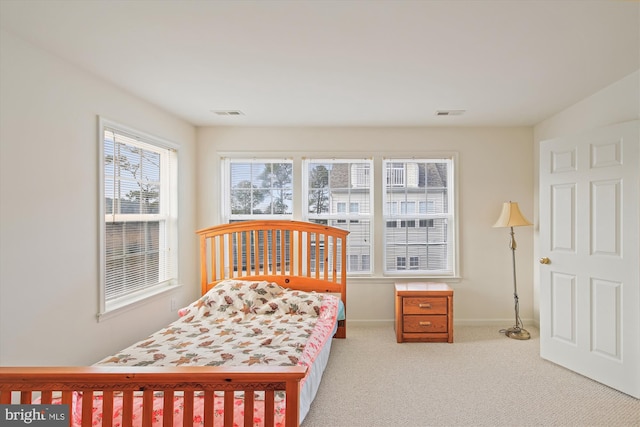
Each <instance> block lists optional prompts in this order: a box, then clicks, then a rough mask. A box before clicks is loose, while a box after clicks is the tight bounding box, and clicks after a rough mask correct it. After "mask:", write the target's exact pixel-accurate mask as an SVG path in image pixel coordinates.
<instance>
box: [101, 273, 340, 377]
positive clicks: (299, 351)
mask: <svg viewBox="0 0 640 427" xmlns="http://www.w3.org/2000/svg"><path fill="white" fill-rule="evenodd" d="M325 299H326V300H328V301H327V302H329V301H330V300H332V299H335V300H336V301H334V303H333V304H326V305H327V306H325V307H323V301H324V300H325ZM334 305H335V306H337V298H335V297H332V296H330V295H325V294H321V293H320V294H319V293H313V292H311V293H309V292H302V291H293V290H289V289H285V288H282V287H280V286H278V285H277V284H274V283H268V282H245V281H240V280H227V281H224V282H221V283H220V284H218V285H217V286H216V287H214V288H212V289H211V290H210V291H209V292H207V293H206V294H205V295H204V296H202V297H201V298H200V299H198V300H197V301H195V302H194V303H192V304H191V305H189V306H188V307H186V308H185V309H183V310H181V311H180V315H181V317H180V318H179V319H178V320H176V321H175V322H173V323H171V324H170V325H169V326H168V327H166V328H164V329H162V330H160V331H158V332H156V333H154V334H153V335H151V336H150V337H149V338H147V339H145V340H142V341H141V342H139V343H137V344H134V345H132V346H130V347H128V348H126V349H124V350H122V351H120V352H119V353H117V354H115V355H113V356H110V357H107V358H105V359H103V360H101V361H100V362H98V363H97V364H96V365H100V366H104V365H112V366H122V365H128V366H224V365H227V366H252V365H272V366H294V365H297V364H301V361H302V362H303V364H306V363H310V362H312V361H313V356H312V355H307V357H312V359H311V360H304V358H303V353H304V350H305V347H306V346H307V344H308V341H309V338H310V337H311V335H312V332H313V329H314V327H315V326H316V323H317V321H318V319H319V318H321V317H324V318H326V317H327V316H332V318H331V319H330V320H331V323H333V320H332V319H333V318H335V309H334V307H333V306H334ZM321 315H323V316H321ZM330 326H332V325H330ZM309 345H312V346H315V345H316V343H309Z"/></svg>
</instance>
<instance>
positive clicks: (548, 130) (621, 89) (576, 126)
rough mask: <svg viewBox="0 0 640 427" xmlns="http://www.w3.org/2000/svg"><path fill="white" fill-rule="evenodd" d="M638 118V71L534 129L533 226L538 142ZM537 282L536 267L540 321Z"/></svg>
mask: <svg viewBox="0 0 640 427" xmlns="http://www.w3.org/2000/svg"><path fill="white" fill-rule="evenodd" d="M639 118H640V70H638V71H636V72H634V73H632V74H630V75H628V76H626V77H624V78H622V79H620V80H619V81H617V82H614V83H612V84H611V85H609V86H607V87H606V88H604V89H602V90H600V91H598V92H596V93H594V94H593V95H591V96H589V97H587V98H585V99H584V100H582V101H580V102H577V103H576V104H574V105H572V106H570V107H568V108H566V109H565V110H563V111H561V112H559V113H558V114H556V115H554V116H552V117H550V118H548V119H546V120H544V121H543V122H541V123H539V124H537V125H536V126H535V127H534V130H533V135H534V158H535V166H534V173H535V179H534V182H535V192H534V205H535V208H534V212H536V216H535V220H536V221H535V223H536V224H537V223H538V214H537V212H538V209H539V200H538V191H539V186H538V179H539V176H538V170H539V167H538V165H539V163H540V157H539V153H540V142H541V141H545V140H548V139H553V138H559V137H563V136H569V135H576V134H581V133H584V132H588V131H589V130H592V129H596V128H598V127H602V126H607V125H612V124H616V123H623V122H627V121H630V120H636V119H639ZM638 167H640V165H639V166H638ZM538 242H539V234H538V230H537V229H536V230H535V231H534V254H535V259H536V260H537V259H538V258H539V257H542V256H544V255H543V254H542V252H543V251H541V248H540V247H539V244H538ZM539 289H540V280H539V276H538V268H537V267H536V268H535V269H534V298H535V299H534V316H535V318H536V321H537V322H538V323H539V321H540V309H539Z"/></svg>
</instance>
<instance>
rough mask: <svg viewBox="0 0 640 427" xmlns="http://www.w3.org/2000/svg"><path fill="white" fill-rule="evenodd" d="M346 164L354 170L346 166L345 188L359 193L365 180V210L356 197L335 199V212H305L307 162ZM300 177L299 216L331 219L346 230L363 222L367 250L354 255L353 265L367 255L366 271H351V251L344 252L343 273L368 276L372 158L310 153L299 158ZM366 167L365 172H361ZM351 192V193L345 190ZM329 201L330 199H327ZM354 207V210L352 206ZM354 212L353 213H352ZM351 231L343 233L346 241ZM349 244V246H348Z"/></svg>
mask: <svg viewBox="0 0 640 427" xmlns="http://www.w3.org/2000/svg"><path fill="white" fill-rule="evenodd" d="M312 163H313V164H323V163H324V164H331V163H334V164H349V165H350V166H351V167H353V168H354V169H353V170H352V169H351V168H349V170H348V171H347V176H348V177H349V178H348V182H350V183H351V186H349V187H348V188H349V190H354V191H355V192H362V191H363V190H365V189H367V187H366V186H365V185H363V178H365V179H368V180H369V186H368V195H367V197H366V198H365V200H366V199H367V198H368V200H367V201H368V203H369V213H361V209H360V208H361V204H362V203H363V202H362V201H359V200H350V199H349V200H345V201H336V212H335V213H331V212H329V213H326V214H312V213H310V212H308V209H307V207H308V205H309V187H310V186H309V180H308V177H309V165H310V164H312ZM301 170H302V176H301V181H302V182H301V185H302V196H301V198H300V199H301V206H302V208H301V210H302V212H301V217H302V220H303V221H313V222H319V221H326V222H327V223H330V222H331V221H335V224H333V225H334V226H336V227H340V228H344V229H346V230H349V229H350V227H352V226H356V227H360V226H363V225H364V224H368V232H367V235H368V241H369V244H368V251H366V252H365V253H359V254H355V255H358V256H359V261H358V262H357V264H358V265H359V266H363V265H365V263H363V262H361V261H362V257H363V256H368V260H369V262H368V264H367V265H368V270H366V271H365V270H362V269H360V270H356V271H351V266H352V262H351V260H352V255H354V254H351V253H348V254H347V273H348V274H349V275H350V276H352V277H353V276H371V275H373V274H374V270H373V268H375V266H374V265H372V263H371V260H372V259H373V258H374V244H373V243H371V242H372V240H373V236H374V233H375V222H374V216H375V215H374V211H375V196H374V194H375V180H374V179H373V177H374V173H375V165H374V162H373V159H371V158H352V157H335V158H331V159H328V158H326V157H322V156H310V157H303V158H302V165H301ZM365 170H367V172H365ZM349 194H351V193H349ZM329 203H331V201H330V202H329ZM338 206H344V210H341V209H339V208H338ZM354 208H356V209H354ZM354 211H355V212H354ZM354 236H355V235H354V234H353V233H352V234H349V235H348V236H347V240H350V239H353V238H354ZM348 246H350V245H348Z"/></svg>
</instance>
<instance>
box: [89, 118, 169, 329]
mask: <svg viewBox="0 0 640 427" xmlns="http://www.w3.org/2000/svg"><path fill="white" fill-rule="evenodd" d="M107 130H112V131H114V132H116V133H119V134H121V135H123V136H124V135H126V136H127V137H129V138H133V139H134V140H135V141H137V142H134V141H132V142H131V143H130V144H129V143H127V144H128V145H131V146H135V147H137V148H139V149H144V150H148V151H153V152H155V153H158V154H159V155H160V158H161V164H162V165H163V166H162V167H161V168H160V176H159V182H160V190H159V191H160V204H159V212H158V213H140V214H131V213H118V214H113V213H112V214H108V213H106V202H105V198H106V194H105V193H106V192H105V185H106V184H105V182H106V177H105V132H106V131H107ZM179 148H180V146H179V145H178V144H175V143H173V142H171V141H168V140H166V139H163V138H160V137H157V136H154V135H151V134H148V133H145V132H142V131H139V130H137V129H134V128H131V127H129V126H126V125H123V124H121V123H118V122H115V121H112V120H109V119H106V118H104V117H101V116H99V117H98V200H99V203H98V205H99V208H98V216H99V222H98V223H99V224H100V226H99V227H98V228H99V238H98V240H99V264H100V266H99V267H100V268H99V279H98V283H99V305H98V313H97V316H96V317H97V319H98V321H102V320H106V319H108V318H110V317H112V316H114V315H116V314H118V313H119V312H121V311H123V310H126V309H130V308H133V307H135V306H136V305H138V304H141V303H144V302H146V301H148V300H149V299H151V298H153V297H155V296H157V295H160V294H163V293H165V292H168V291H170V290H172V289H175V288H177V287H178V286H179V279H178V278H179V268H178V267H179V266H178V253H179V251H178V228H177V226H178V203H177V201H178V159H179ZM170 153H173V154H170ZM110 218H111V220H112V222H125V223H126V222H145V223H151V222H159V223H162V222H165V223H166V224H165V225H164V228H165V230H164V231H161V230H159V231H158V233H159V236H158V244H163V246H164V249H159V250H164V251H165V252H166V255H164V257H163V256H161V255H160V257H161V258H165V257H166V259H163V260H160V259H159V261H158V264H159V268H158V270H159V271H160V270H162V269H163V268H161V267H160V266H164V268H166V269H167V270H166V271H167V272H168V273H170V277H167V278H165V279H164V280H161V281H159V282H158V283H156V284H153V285H147V286H143V287H141V289H139V290H136V291H133V292H130V293H127V294H125V295H121V296H118V297H116V298H113V299H111V300H109V299H108V298H107V272H106V270H107V248H106V242H107V240H106V239H107V236H106V230H105V229H106V225H107V223H108V221H109V219H110ZM167 263H170V264H171V265H167Z"/></svg>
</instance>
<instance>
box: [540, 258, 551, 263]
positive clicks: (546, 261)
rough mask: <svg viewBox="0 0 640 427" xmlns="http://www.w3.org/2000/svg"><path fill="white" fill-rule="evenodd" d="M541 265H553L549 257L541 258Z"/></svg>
mask: <svg viewBox="0 0 640 427" xmlns="http://www.w3.org/2000/svg"><path fill="white" fill-rule="evenodd" d="M540 264H551V260H550V259H549V258H547V257H543V258H540Z"/></svg>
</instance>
